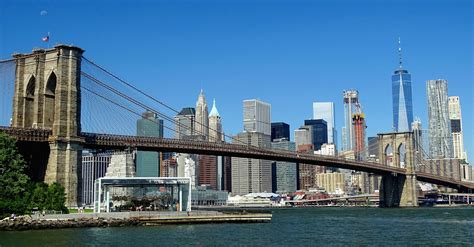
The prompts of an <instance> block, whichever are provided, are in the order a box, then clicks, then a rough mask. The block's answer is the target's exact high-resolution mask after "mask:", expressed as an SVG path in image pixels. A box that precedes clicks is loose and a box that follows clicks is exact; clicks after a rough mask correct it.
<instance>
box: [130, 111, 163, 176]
mask: <svg viewBox="0 0 474 247" xmlns="http://www.w3.org/2000/svg"><path fill="white" fill-rule="evenodd" d="M137 136H147V137H163V120H161V119H158V118H157V116H156V113H154V112H151V111H146V112H144V113H143V114H142V118H141V119H139V120H137ZM160 160H161V159H160V153H159V152H153V151H137V157H136V172H137V176H138V177H159V176H160V169H159V168H160Z"/></svg>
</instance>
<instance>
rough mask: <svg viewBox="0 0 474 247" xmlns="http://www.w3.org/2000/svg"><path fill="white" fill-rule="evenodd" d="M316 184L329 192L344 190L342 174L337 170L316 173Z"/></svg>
mask: <svg viewBox="0 0 474 247" xmlns="http://www.w3.org/2000/svg"><path fill="white" fill-rule="evenodd" d="M316 186H318V187H319V188H324V189H326V192H327V193H329V194H343V193H344V191H345V185H344V174H342V173H339V172H331V173H319V174H316Z"/></svg>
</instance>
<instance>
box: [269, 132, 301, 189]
mask: <svg viewBox="0 0 474 247" xmlns="http://www.w3.org/2000/svg"><path fill="white" fill-rule="evenodd" d="M272 148H273V149H279V150H287V151H296V146H295V143H294V142H290V141H288V140H287V139H286V138H281V139H275V140H273V141H272ZM272 166H274V167H275V176H272V179H274V180H273V184H275V188H274V191H273V192H276V193H279V194H281V193H289V192H295V191H296V189H297V186H296V180H297V179H296V177H297V173H296V163H290V162H284V161H276V162H273V164H272ZM272 168H273V167H272ZM272 187H273V186H272Z"/></svg>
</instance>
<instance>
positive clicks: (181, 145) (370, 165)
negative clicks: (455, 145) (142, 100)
mask: <svg viewBox="0 0 474 247" xmlns="http://www.w3.org/2000/svg"><path fill="white" fill-rule="evenodd" d="M0 131H1V132H5V133H7V134H9V135H12V136H15V137H16V138H17V139H18V140H20V141H36V142H45V141H48V138H49V137H50V136H51V134H52V132H51V130H43V129H24V128H12V127H0ZM81 137H82V138H83V140H84V142H85V145H86V146H88V145H89V146H97V147H111V148H127V147H129V148H138V149H146V148H148V149H163V150H170V151H175V152H183V153H186V152H188V153H192V152H197V153H211V154H212V153H214V154H224V155H228V156H234V157H249V158H261V159H266V160H281V161H289V162H295V163H296V162H297V163H302V164H316V165H318V164H320V165H326V166H334V167H341V168H347V169H354V170H365V171H369V172H374V173H378V174H380V173H396V174H405V172H406V169H404V168H399V167H393V166H387V165H384V164H380V163H376V162H369V161H356V160H351V159H345V158H341V157H335V156H325V155H317V154H307V153H298V152H291V151H286V150H276V149H266V148H259V147H254V146H245V145H241V144H229V143H225V142H208V141H196V140H181V139H169V138H157V137H142V136H127V135H111V134H96V133H81ZM417 176H418V177H419V178H420V179H421V180H426V181H442V182H444V183H449V184H456V185H460V186H465V187H467V188H474V183H469V182H462V181H460V180H459V181H458V180H455V179H453V178H450V177H446V176H438V175H433V174H429V173H424V172H417Z"/></svg>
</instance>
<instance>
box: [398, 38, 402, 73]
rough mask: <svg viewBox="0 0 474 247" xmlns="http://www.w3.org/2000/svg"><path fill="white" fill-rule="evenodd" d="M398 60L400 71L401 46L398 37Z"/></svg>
mask: <svg viewBox="0 0 474 247" xmlns="http://www.w3.org/2000/svg"><path fill="white" fill-rule="evenodd" d="M398 59H399V64H400V69H401V68H402V46H401V41H400V37H398Z"/></svg>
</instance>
